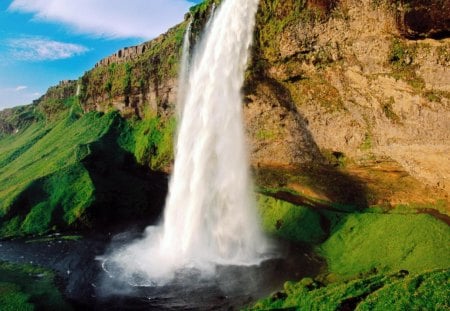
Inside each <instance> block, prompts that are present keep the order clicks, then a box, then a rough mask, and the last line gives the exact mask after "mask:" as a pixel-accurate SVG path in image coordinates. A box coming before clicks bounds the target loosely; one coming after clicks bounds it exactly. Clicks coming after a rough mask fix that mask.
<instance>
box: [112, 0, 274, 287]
mask: <svg viewBox="0 0 450 311" xmlns="http://www.w3.org/2000/svg"><path fill="white" fill-rule="evenodd" d="M257 8H258V0H225V1H224V2H223V3H222V4H221V6H220V7H219V8H218V9H217V12H215V13H214V17H213V19H212V21H211V22H210V23H208V24H207V26H206V29H205V31H204V33H203V38H202V39H201V41H200V42H199V44H198V45H197V46H196V49H195V52H194V54H193V56H192V59H191V61H190V62H189V57H186V53H188V51H189V48H186V47H187V44H188V42H189V33H187V34H186V36H185V45H184V49H183V52H184V55H183V64H182V67H183V69H182V70H181V73H180V87H179V103H178V114H179V117H180V121H179V128H178V136H177V143H176V152H175V164H174V169H173V174H172V177H171V180H170V183H169V194H168V197H167V201H166V206H165V212H164V217H163V221H162V224H161V225H159V226H155V227H148V228H147V229H146V231H145V235H144V237H143V238H142V239H140V240H137V241H135V242H133V243H132V244H130V245H123V246H121V247H120V248H119V249H117V250H115V251H114V252H113V253H112V254H111V255H108V256H107V257H106V259H104V260H103V268H104V270H105V271H107V272H108V273H109V275H110V277H114V278H118V279H120V280H122V281H125V282H127V283H128V284H130V285H132V286H164V285H166V284H168V283H172V284H174V283H176V282H177V281H179V280H182V279H185V277H186V276H187V277H188V279H189V280H190V281H191V282H192V280H193V278H199V279H208V278H209V279H211V278H213V276H215V275H216V276H217V273H218V267H224V266H252V265H257V264H259V263H261V261H263V260H264V259H267V258H270V256H272V255H273V254H272V255H269V254H270V253H271V252H272V249H271V248H272V247H271V245H270V243H269V242H268V240H267V239H266V238H265V236H264V235H263V234H262V232H261V230H260V224H259V222H260V220H259V216H258V214H257V210H256V204H255V202H254V198H253V189H252V183H251V178H250V172H249V164H248V159H247V157H248V156H247V150H246V138H245V135H244V128H243V120H242V98H241V88H242V85H243V82H244V71H245V68H246V65H247V62H248V58H249V48H250V45H251V42H252V39H253V28H254V24H255V14H256V11H257ZM187 29H188V30H187V31H189V30H190V26H189V27H188V28H187ZM188 68H189V69H188Z"/></svg>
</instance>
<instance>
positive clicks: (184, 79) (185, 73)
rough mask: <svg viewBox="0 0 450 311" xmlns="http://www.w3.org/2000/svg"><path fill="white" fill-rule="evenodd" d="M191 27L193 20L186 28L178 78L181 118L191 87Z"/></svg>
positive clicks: (178, 111)
mask: <svg viewBox="0 0 450 311" xmlns="http://www.w3.org/2000/svg"><path fill="white" fill-rule="evenodd" d="M191 27H192V19H191V20H190V21H189V24H188V25H187V27H186V32H185V33H184V39H183V48H182V54H181V63H180V74H179V77H178V103H177V107H176V108H177V115H178V117H179V118H180V117H181V112H182V111H183V99H184V98H185V97H186V89H187V87H188V86H189V66H190V65H189V58H190V54H191Z"/></svg>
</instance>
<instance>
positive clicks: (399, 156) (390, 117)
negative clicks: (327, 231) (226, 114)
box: [81, 0, 450, 206]
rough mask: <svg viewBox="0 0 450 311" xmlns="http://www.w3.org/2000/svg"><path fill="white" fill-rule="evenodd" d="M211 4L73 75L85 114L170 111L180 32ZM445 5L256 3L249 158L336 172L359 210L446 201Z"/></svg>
mask: <svg viewBox="0 0 450 311" xmlns="http://www.w3.org/2000/svg"><path fill="white" fill-rule="evenodd" d="M211 3H212V1H207V2H206V3H204V4H203V5H201V6H198V7H196V8H194V9H193V10H192V11H191V14H188V15H187V16H186V20H185V21H184V22H183V23H182V24H180V25H178V26H176V27H175V28H173V29H171V30H169V32H168V33H166V34H164V35H162V36H160V37H159V38H157V39H155V40H153V41H151V42H147V43H144V44H142V45H140V46H138V47H132V48H128V49H124V50H121V51H119V52H117V53H116V54H114V55H113V56H111V57H108V58H106V59H104V60H102V61H100V62H99V63H98V64H97V66H96V68H94V69H92V70H91V71H89V72H87V73H86V74H85V75H84V76H83V77H82V79H81V89H82V95H81V100H82V106H83V109H84V110H85V111H90V110H99V111H107V110H109V109H110V108H111V107H114V109H119V110H120V111H121V113H122V115H123V116H125V117H132V116H137V117H139V118H146V117H147V116H148V115H152V116H154V115H157V116H160V117H162V118H163V119H168V118H170V116H171V115H172V114H173V111H174V103H175V101H176V91H177V85H176V75H177V71H178V61H179V58H180V47H181V44H182V38H183V33H184V29H185V27H186V25H187V23H188V22H189V20H190V18H191V17H190V16H191V15H192V16H194V26H196V27H197V28H195V27H194V31H193V35H192V38H191V40H193V41H195V40H196V38H197V37H198V33H199V32H200V30H201V27H202V25H203V24H204V23H205V21H206V20H207V19H208V16H209V11H210V7H211ZM448 12H449V4H448V2H447V1H433V3H432V4H428V2H427V4H425V3H424V2H423V1H418V0H410V1H375V0H365V1H351V0H341V1H332V0H310V1H294V0H287V1H283V2H279V1H273V0H263V1H261V4H260V10H259V13H258V22H257V28H256V30H255V42H254V47H253V59H252V63H251V66H250V68H249V70H248V73H247V82H246V86H245V89H244V96H245V122H246V126H247V129H248V135H249V140H250V142H249V143H250V145H251V160H252V163H253V165H254V166H255V167H260V168H264V167H266V168H274V167H275V168H287V167H300V166H302V167H305V166H306V167H311V166H314V167H316V166H317V165H319V166H321V167H322V168H324V169H325V170H327V171H329V173H330V174H332V175H333V174H335V173H336V171H337V170H338V171H342V172H345V174H349V175H350V176H353V177H354V178H355V181H356V183H357V184H358V185H359V186H360V187H362V188H364V189H365V191H366V194H365V195H366V196H367V197H369V199H368V201H367V204H368V205H374V204H387V205H396V204H401V203H411V202H414V203H419V204H435V203H436V202H442V201H446V202H448V194H449V193H450V190H449V189H450V184H449V178H450V163H449V158H448V156H447V154H449V153H450V152H449V151H450V145H449V144H448V143H447V141H449V135H450V122H449V121H448V120H450V118H449V117H450V115H449V114H450V111H449V100H450V87H449V86H450V71H449V69H448V68H449V64H450V54H449V53H450V52H449V51H450V41H449V39H448V38H447V36H448V31H449V29H450V28H449V24H448V23H449V21H448V16H449V14H448ZM422 22H423V23H422ZM425 22H426V23H425ZM421 23H422V24H421ZM293 184H296V183H295V182H294V183H293ZM294 186H295V185H294ZM296 187H299V186H298V185H297V186H296ZM337 187H339V186H337ZM313 188H314V185H313ZM316 188H317V187H316ZM311 191H312V192H314V193H316V195H317V196H318V197H320V198H324V199H327V200H331V201H332V200H335V199H336V198H335V197H334V196H333V195H328V194H327V193H324V191H322V190H320V189H311ZM342 191H344V192H345V191H346V190H345V189H339V191H338V192H342ZM444 205H447V206H448V204H447V203H446V204H444Z"/></svg>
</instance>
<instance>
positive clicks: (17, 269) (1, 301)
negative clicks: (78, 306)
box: [0, 262, 72, 311]
mask: <svg viewBox="0 0 450 311" xmlns="http://www.w3.org/2000/svg"><path fill="white" fill-rule="evenodd" d="M0 310H4V311H17V310H20V311H29V310H30V311H31V310H72V308H71V307H70V306H69V305H68V304H67V303H66V302H65V301H64V299H63V297H62V295H61V293H60V292H59V290H58V289H57V287H56V285H55V274H54V273H53V272H51V271H48V270H45V269H42V268H38V267H34V266H31V265H17V264H9V263H4V262H0Z"/></svg>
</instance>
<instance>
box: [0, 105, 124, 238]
mask: <svg viewBox="0 0 450 311" xmlns="http://www.w3.org/2000/svg"><path fill="white" fill-rule="evenodd" d="M116 119H117V115H116V114H109V115H101V114H98V113H89V114H86V115H84V116H83V117H81V118H80V119H76V118H73V117H72V116H68V117H66V118H63V119H61V120H57V121H54V123H51V124H48V125H43V124H40V123H37V124H34V125H32V126H30V128H28V129H26V130H24V131H23V132H22V133H21V135H17V136H15V137H14V138H16V139H15V140H11V137H6V138H4V139H3V140H2V141H0V144H1V145H2V146H3V144H7V143H8V142H11V144H8V145H7V147H4V148H3V150H2V152H1V156H0V161H1V163H2V166H1V167H2V168H1V169H0V216H7V215H8V214H10V212H12V213H13V214H21V215H24V214H25V215H26V213H24V210H23V209H24V208H27V207H28V208H29V209H30V212H29V214H28V215H27V216H26V218H25V219H24V220H23V223H22V225H21V229H22V232H23V233H27V234H28V233H43V231H45V228H46V227H47V225H48V224H49V222H50V219H51V217H52V215H51V214H52V211H53V209H54V208H55V207H56V206H60V207H62V208H63V210H64V216H63V218H64V220H65V221H66V222H68V223H72V222H73V221H75V220H76V219H77V218H79V217H80V215H81V214H82V212H83V209H84V208H85V207H86V206H87V205H88V204H89V202H90V201H91V200H92V195H93V187H92V183H90V181H89V174H88V172H87V171H86V170H85V169H84V168H83V167H82V166H81V164H80V161H81V160H82V159H83V158H85V157H86V156H87V155H88V154H89V153H90V150H89V144H91V143H92V142H94V141H96V140H98V139H99V138H100V137H102V136H103V135H104V134H105V133H106V132H107V131H108V129H109V128H110V127H111V126H112V124H113V122H114V120H116Z"/></svg>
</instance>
